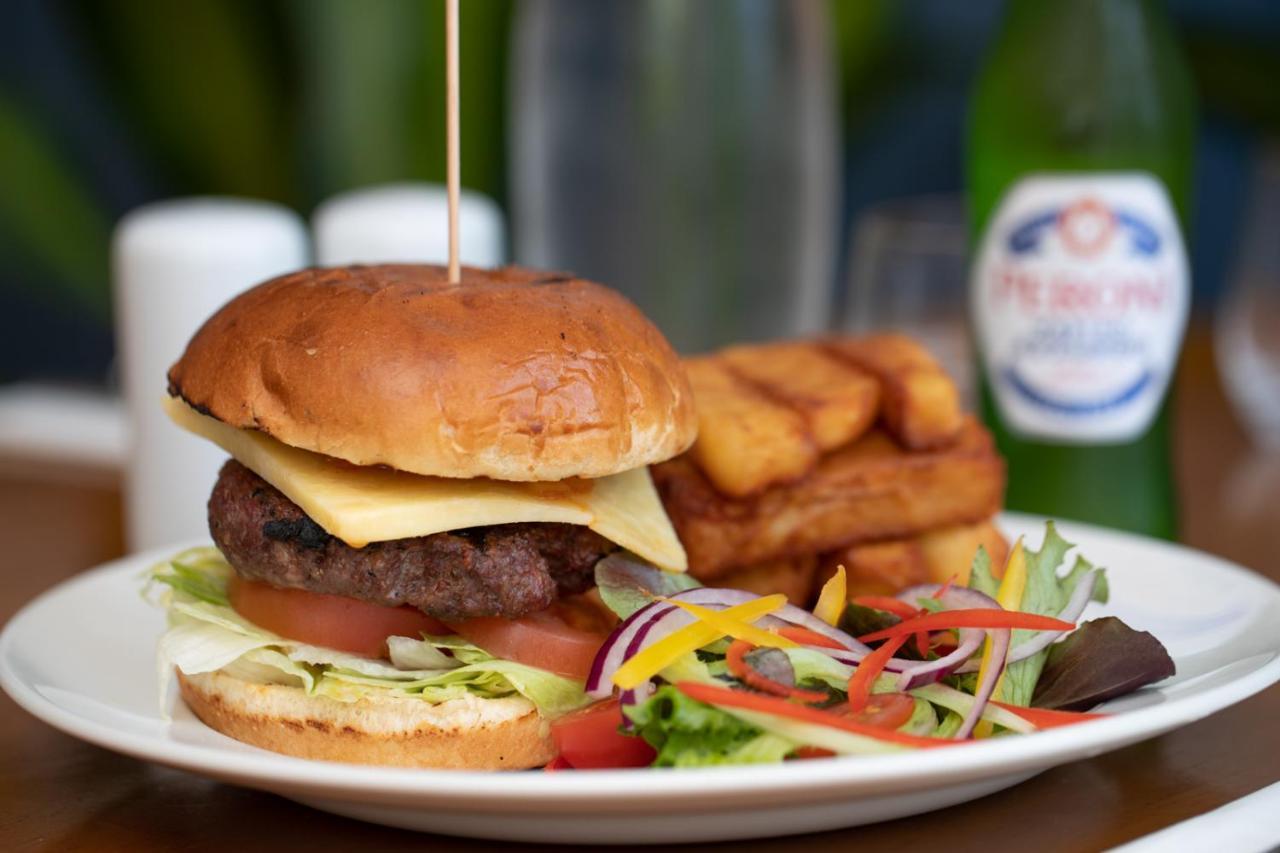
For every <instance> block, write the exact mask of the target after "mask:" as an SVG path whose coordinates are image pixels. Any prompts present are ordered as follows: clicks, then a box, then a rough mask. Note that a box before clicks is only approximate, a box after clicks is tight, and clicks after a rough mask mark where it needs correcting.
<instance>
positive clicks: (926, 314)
mask: <svg viewBox="0 0 1280 853" xmlns="http://www.w3.org/2000/svg"><path fill="white" fill-rule="evenodd" d="M967 247H968V243H967V236H966V230H965V220H964V207H963V203H962V200H961V198H960V197H959V196H951V195H930V196H913V197H908V198H901V199H892V200H889V201H884V202H880V203H878V204H876V205H873V206H872V207H870V208H868V209H867V210H865V211H864V212H863V213H862V214H861V215H860V216H858V218H857V219H856V220H855V221H854V225H853V234H852V236H851V239H850V242H849V261H848V265H847V266H848V281H847V286H846V288H845V290H844V295H843V300H842V302H843V304H842V306H841V310H840V318H841V319H840V323H839V328H840V330H842V331H846V332H853V333H865V332H871V331H884V330H894V331H900V332H904V333H906V334H908V335H910V336H912V337H913V338H915V339H917V340H919V341H920V342H921V343H923V344H924V345H925V346H926V347H928V348H929V350H930V351H931V352H932V353H933V354H934V356H935V357H936V358H937V359H938V361H939V362H941V364H942V366H943V367H945V368H946V370H947V372H949V373H950V374H951V376H952V377H953V378H954V379H955V382H956V386H957V388H959V390H960V395H961V399H962V400H963V401H964V403H965V405H966V406H968V407H970V408H972V407H973V405H974V402H975V401H974V394H975V390H974V388H975V386H974V373H973V371H974V355H973V343H972V340H971V337H970V332H969V319H968V318H969V311H968V306H969V301H968V277H967V270H968V264H967V255H968V248H967Z"/></svg>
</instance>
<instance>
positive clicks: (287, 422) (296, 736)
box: [153, 265, 696, 769]
mask: <svg viewBox="0 0 1280 853" xmlns="http://www.w3.org/2000/svg"><path fill="white" fill-rule="evenodd" d="M168 391H169V394H168V399H167V400H166V401H165V405H166V407H167V409H168V412H169V414H170V415H171V417H172V418H173V420H174V421H175V422H176V423H177V424H178V425H179V426H181V427H183V428H185V429H187V430H189V431H191V432H193V433H195V434H197V435H199V436H201V437H203V438H206V439H208V440H210V441H213V442H214V443H216V444H217V445H219V446H220V447H222V448H223V449H224V450H226V451H227V452H228V453H229V454H230V456H231V458H230V459H229V460H228V461H227V462H226V464H225V465H224V466H223V468H222V470H221V472H220V474H219V475H218V479H217V482H216V484H215V485H214V487H213V493H212V495H211V497H210V499H209V506H208V511H209V532H210V534H211V536H212V539H213V542H214V544H215V545H216V550H214V549H207V548H206V549H194V550H192V551H190V552H187V553H184V554H183V555H180V556H179V557H177V558H175V559H174V560H172V561H170V562H169V563H165V564H163V565H161V566H159V567H157V569H156V570H155V572H154V575H153V577H154V578H155V580H156V581H158V582H159V583H160V586H158V587H157V588H158V589H160V590H161V591H162V596H161V597H162V601H163V603H164V604H165V606H166V607H167V608H168V611H169V614H170V624H171V627H170V629H169V631H168V633H167V634H166V635H165V637H164V639H163V640H162V642H161V653H162V654H161V657H162V662H163V665H164V666H165V670H166V671H165V675H164V679H165V680H166V681H167V680H168V667H169V666H174V667H175V668H176V669H177V676H178V682H179V687H180V690H181V695H182V698H183V700H184V701H185V702H186V704H187V706H188V707H189V708H190V709H191V710H192V711H193V712H194V713H195V714H196V716H198V717H199V718H200V719H201V720H203V721H204V722H205V723H207V724H208V725H209V726H211V727H213V728H214V729H217V730H218V731H221V732H223V733H225V734H227V735H230V736H231V737H234V738H237V739H239V740H242V741H245V742H248V743H251V744H255V745H257V746H260V747H265V748H267V749H272V750H276V751H279V752H284V753H289V754H293V755H299V756H304V757H309V758H321V759H329V760H337V761H352V762H361V763H377V764H394V765H403V766H418V767H464V768H513V769H515V768H526V767H535V766H540V765H542V764H545V763H546V762H547V761H548V760H550V759H551V758H552V757H554V754H555V749H554V745H553V744H552V742H551V739H550V736H549V726H548V720H549V719H551V718H553V717H555V716H556V715H557V714H561V713H564V712H566V711H568V710H571V709H573V708H575V707H577V706H579V705H581V704H584V703H585V702H586V701H587V700H586V698H585V695H584V694H583V692H582V679H583V677H584V676H585V675H586V670H587V669H588V668H589V666H590V664H591V661H592V659H593V658H594V655H595V650H596V648H598V646H599V644H600V641H601V640H602V639H603V635H604V633H605V632H607V630H608V625H607V623H604V622H603V620H602V617H601V616H600V614H599V611H598V610H594V609H593V608H592V607H591V605H590V601H589V597H585V596H583V594H584V593H588V591H589V590H590V589H591V587H592V586H593V571H594V566H595V564H596V562H597V561H599V560H600V559H601V558H603V557H604V556H606V555H608V554H610V553H612V552H615V551H620V550H625V551H629V552H632V553H634V554H635V555H637V556H639V557H640V558H642V559H644V560H646V561H648V562H650V563H652V564H654V565H656V566H658V567H660V568H663V569H666V570H669V571H683V570H684V569H685V568H686V561H685V554H684V551H683V549H682V548H681V545H680V542H679V540H678V539H677V538H676V535H675V532H674V530H673V529H672V526H671V524H670V522H669V521H668V519H667V517H666V515H665V514H664V511H663V508H662V504H661V503H660V502H659V499H658V496H657V493H656V492H655V490H654V487H653V484H652V483H651V481H650V479H649V473H648V469H647V467H646V466H648V465H650V464H653V463H656V462H661V461H663V460H666V459H670V458H672V457H674V456H676V455H678V454H680V453H681V452H683V451H684V450H685V449H687V448H688V447H689V446H690V444H691V443H692V442H693V439H694V434H695V429H696V427H695V423H696V419H695V414H694V409H693V399H692V395H691V392H690V389H689V385H688V382H687V380H686V378H685V376H684V374H683V372H682V370H681V367H680V363H679V361H678V359H677V358H676V355H675V354H674V352H673V351H672V349H671V347H670V346H669V345H668V343H667V342H666V340H665V339H664V338H663V337H662V335H661V334H660V333H659V332H658V330H657V329H656V328H654V326H653V325H652V324H651V323H649V321H648V320H647V319H646V318H645V317H644V316H643V315H642V314H641V313H640V312H639V311H638V310H637V309H636V308H635V306H633V305H632V304H631V303H630V302H628V301H627V300H625V299H624V298H623V297H621V296H620V295H618V294H616V293H614V292H613V291H611V290H608V289H606V288H604V287H602V286H600V285H598V284H594V283H592V282H589V281H583V280H581V279H577V278H574V277H572V276H568V275H558V274H548V273H542V272H536V271H532V270H525V269H519V268H514V267H508V268H505V269H498V270H483V269H470V268H464V269H463V272H462V282H461V283H460V284H450V283H449V282H448V281H447V279H446V274H445V271H444V269H443V268H441V267H435V266H411V265H391V266H357V267H342V268H334V269H310V270H304V271H301V272H297V273H292V274H289V275H285V276H282V277H280V278H276V279H272V280H270V281H267V282H265V283H263V284H261V285H259V286H257V287H255V288H253V289H251V290H249V291H247V292H245V293H243V294H241V295H240V296H238V297H236V298H235V299H234V300H232V301H231V302H230V303H228V304H227V305H226V306H224V307H223V308H222V309H221V310H220V311H218V312H217V313H216V314H214V315H213V316H212V317H210V318H209V320H208V321H207V322H206V323H205V324H204V326H203V327H201V329H200V330H199V331H198V332H197V333H196V335H195V337H193V338H192V339H191V342H190V343H189V344H188V346H187V348H186V351H185V352H184V353H183V355H182V357H181V359H179V360H178V362H177V363H176V364H175V365H173V367H172V368H171V369H170V371H169V375H168Z"/></svg>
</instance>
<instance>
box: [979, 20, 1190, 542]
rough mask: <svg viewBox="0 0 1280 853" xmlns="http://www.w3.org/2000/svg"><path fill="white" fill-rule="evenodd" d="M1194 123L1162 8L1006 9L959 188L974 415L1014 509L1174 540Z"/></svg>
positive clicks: (1186, 78) (1182, 66) (1184, 72)
mask: <svg viewBox="0 0 1280 853" xmlns="http://www.w3.org/2000/svg"><path fill="white" fill-rule="evenodd" d="M1194 131H1195V104H1194V96H1193V92H1192V87H1191V82H1190V75H1189V72H1188V69H1187V66H1186V63H1185V61H1184V59H1183V57H1182V55H1181V53H1180V51H1179V48H1178V45H1177V43H1176V41H1175V39H1174V35H1173V32H1172V30H1171V27H1170V23H1169V21H1168V18H1167V16H1166V14H1165V11H1164V8H1163V6H1162V4H1161V2H1159V0H1010V2H1009V3H1008V6H1007V11H1006V17H1005V21H1004V25H1003V30H1002V32H1001V33H1000V35H999V37H998V39H997V41H996V43H995V46H994V48H993V49H992V50H991V52H990V53H989V55H988V60H987V62H986V66H985V68H984V69H983V71H982V73H981V75H980V78H979V80H978V84H977V87H976V90H975V91H974V93H973V98H972V102H971V108H970V115H969V133H968V150H967V183H968V202H969V216H970V222H971V225H972V229H973V231H972V234H973V266H972V269H971V278H970V299H971V319H972V323H973V329H974V335H975V341H976V344H977V349H978V353H979V357H980V362H981V363H980V370H979V374H980V376H981V381H980V387H981V398H982V409H983V415H984V417H985V418H986V420H987V422H988V423H989V424H990V425H991V426H992V428H993V430H994V432H995V436H996V441H997V443H998V445H999V447H1000V450H1001V452H1002V453H1003V454H1004V455H1005V458H1006V459H1007V460H1008V463H1009V491H1008V505H1009V507H1010V508H1011V509H1018V510H1024V511H1028V512H1035V513H1042V514H1045V515H1052V516H1056V517H1062V518H1075V519H1080V520H1085V521H1092V522H1096V523H1099V524H1105V525H1108V526H1113V527H1122V528H1127V529H1130V530H1136V531H1140V532H1143V533H1147V534H1150V535H1155V536H1162V537H1167V538H1171V537H1172V536H1173V535H1174V533H1175V525H1176V510H1175V500H1174V484H1173V476H1172V471H1171V465H1170V440H1169V412H1168V393H1167V392H1168V388H1169V382H1170V380H1171V379H1172V376H1173V372H1174V368H1175V365H1176V363H1177V359H1178V352H1179V350H1180V349H1181V345H1182V337H1183V332H1184V330H1185V326H1186V319H1187V312H1188V308H1189V303H1190V286H1189V284H1190V282H1189V274H1188V266H1187V258H1186V251H1185V248H1184V241H1183V237H1182V234H1183V231H1184V229H1185V225H1186V221H1187V206H1188V199H1189V195H1190V192H1191V171H1192V158H1193V148H1194V141H1193V137H1194Z"/></svg>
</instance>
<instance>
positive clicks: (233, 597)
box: [227, 575, 449, 658]
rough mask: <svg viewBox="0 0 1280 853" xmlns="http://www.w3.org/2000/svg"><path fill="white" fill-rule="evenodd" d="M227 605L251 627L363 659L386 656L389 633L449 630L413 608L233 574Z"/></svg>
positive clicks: (402, 634)
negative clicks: (278, 585)
mask: <svg viewBox="0 0 1280 853" xmlns="http://www.w3.org/2000/svg"><path fill="white" fill-rule="evenodd" d="M227 598H228V599H230V601H231V607H232V608H233V609H234V610H235V611H236V612H237V613H239V614H240V615H241V616H243V617H244V618H245V619H248V620H249V621H250V622H252V623H253V624H255V625H258V626H260V627H263V628H266V629H267V630H268V631H273V632H275V633H277V634H279V635H280V636H282V637H288V638H289V639H291V640H297V641H299V642H302V643H310V644H312V645H315V646H325V647H326V648H330V649H337V650H339V651H343V652H351V653H352V654H357V655H364V656H365V657H371V658H376V657H385V656H386V654H387V637H415V638H416V637H421V636H422V635H423V634H447V633H449V631H448V629H447V628H445V627H444V625H443V624H441V623H440V622H439V621H437V620H435V619H432V618H431V617H430V616H428V615H427V614H425V613H423V612H422V611H421V610H418V609H417V608H415V607H384V606H382V605H380V604H370V603H369V602H367V601H360V600H359V599H355V598H348V597H347V596H345V595H325V594H323V593H318V592H308V591H307V590H305V589H281V588H280V587H275V586H271V585H270V584H266V583H262V582H260V581H251V580H245V579H244V578H242V577H239V576H238V575H232V577H231V580H230V581H229V582H228V583H227Z"/></svg>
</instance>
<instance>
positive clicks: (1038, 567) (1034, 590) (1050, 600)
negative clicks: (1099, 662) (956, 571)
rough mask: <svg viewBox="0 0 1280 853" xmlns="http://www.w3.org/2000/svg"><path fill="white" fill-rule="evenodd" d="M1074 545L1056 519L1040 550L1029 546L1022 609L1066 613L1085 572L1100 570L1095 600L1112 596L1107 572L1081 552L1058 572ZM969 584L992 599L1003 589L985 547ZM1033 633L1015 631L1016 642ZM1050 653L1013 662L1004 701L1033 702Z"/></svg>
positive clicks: (1004, 687) (1049, 525) (1047, 526)
mask: <svg viewBox="0 0 1280 853" xmlns="http://www.w3.org/2000/svg"><path fill="white" fill-rule="evenodd" d="M1074 547H1075V546H1074V545H1073V544H1071V543H1070V542H1068V541H1066V540H1065V539H1063V538H1062V536H1061V535H1059V533H1058V529H1057V527H1056V526H1054V523H1053V522H1052V521H1050V522H1046V524H1045V531H1044V541H1043V542H1042V543H1041V545H1040V550H1039V551H1032V550H1031V549H1030V548H1027V549H1026V558H1027V586H1026V589H1025V590H1024V591H1023V593H1022V603H1021V605H1020V606H1019V608H1018V609H1020V610H1023V611H1025V612H1027V613H1038V614H1040V615H1042V616H1057V615H1058V614H1059V613H1061V612H1062V608H1064V607H1066V605H1067V601H1068V600H1069V599H1070V598H1071V593H1072V592H1074V591H1075V588H1076V585H1077V584H1078V583H1080V581H1081V580H1083V579H1084V577H1085V575H1087V574H1089V573H1090V572H1093V571H1096V572H1097V573H1098V577H1097V581H1096V582H1095V584H1094V588H1093V600H1094V601H1098V602H1102V603H1105V602H1106V600H1107V595H1108V589H1107V578H1106V573H1105V571H1104V570H1103V569H1099V568H1096V567H1095V566H1094V565H1093V564H1092V563H1090V562H1089V561H1088V560H1086V559H1085V558H1084V557H1081V556H1079V555H1077V556H1076V559H1075V563H1074V564H1073V565H1072V567H1071V570H1070V571H1069V572H1067V573H1066V574H1065V575H1061V576H1060V575H1059V574H1058V568H1059V567H1060V566H1061V565H1062V564H1063V561H1064V560H1065V559H1066V556H1067V552H1068V551H1070V550H1071V549H1072V548H1074ZM969 586H970V587H972V588H973V589H976V590H978V591H979V592H983V593H986V594H987V595H989V596H991V597H992V598H994V597H995V596H996V594H997V592H998V591H999V588H1000V582H999V581H998V580H996V578H995V575H994V574H993V573H992V569H991V557H990V555H989V554H987V551H986V549H985V548H979V549H978V553H977V554H976V555H975V556H974V558H973V565H972V567H971V570H970V575H969ZM1033 636H1035V632H1033V631H1022V630H1017V631H1014V632H1013V639H1012V644H1013V646H1017V645H1018V644H1019V643H1024V642H1026V641H1027V640H1029V639H1030V638H1031V637H1033ZM1048 654H1049V653H1048V650H1047V649H1046V650H1045V651H1042V652H1040V653H1039V654H1035V655H1032V656H1031V657H1029V658H1027V659H1026V660H1021V661H1018V662H1017V663H1014V664H1011V665H1010V666H1009V668H1008V669H1006V670H1005V673H1004V677H1003V680H1002V682H1001V683H1002V687H1001V696H1000V698H1001V700H1002V701H1004V702H1008V703H1009V704H1011V705H1030V704H1031V697H1032V695H1033V694H1034V693H1035V689H1036V682H1037V681H1039V680H1040V672H1041V670H1042V669H1044V664H1045V660H1046V659H1047V658H1048Z"/></svg>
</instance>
